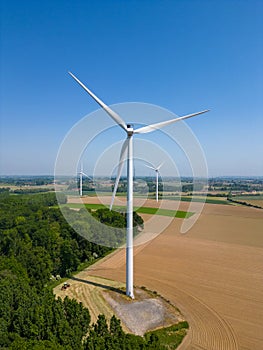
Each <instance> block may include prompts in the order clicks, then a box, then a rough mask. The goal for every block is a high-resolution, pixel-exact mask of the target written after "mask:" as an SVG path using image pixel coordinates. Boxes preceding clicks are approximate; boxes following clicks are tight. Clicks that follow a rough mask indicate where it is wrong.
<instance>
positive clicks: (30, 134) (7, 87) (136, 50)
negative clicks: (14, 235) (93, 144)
mask: <svg viewBox="0 0 263 350" xmlns="http://www.w3.org/2000/svg"><path fill="white" fill-rule="evenodd" d="M262 18H263V2H262V1H261V0H258V1H254V0H247V1H242V0H239V1H231V0H228V1H213V0H210V1H205V0H199V1H198V0H192V1H190V0H186V1H182V0H181V1H176V0H175V1H150V0H149V1H145V0H142V1H139V0H138V1H118V0H116V1H80V0H76V1H67V0H64V1H62V0H61V1H58V0H53V1H49V0H47V1H26V0H25V1H16V0H14V1H12V0H9V1H5V0H2V1H1V78H0V79H1V102H0V103H1V134H0V135H1V140H0V145H1V150H0V174H6V175H8V174H10V175H13V174H52V173H53V169H54V162H55V159H56V154H57V152H58V148H59V146H60V144H61V142H62V140H63V138H64V136H65V135H66V133H67V132H68V131H69V130H70V128H71V127H72V126H73V125H74V124H75V123H76V122H78V121H79V120H80V119H81V118H82V117H83V116H85V115H86V114H88V113H90V112H92V111H94V110H96V109H97V108H98V107H97V105H96V103H95V102H94V101H92V100H91V98H90V97H89V96H88V95H87V94H85V92H84V91H82V90H81V88H80V87H79V86H77V84H76V83H75V82H74V81H73V79H72V78H71V77H70V76H69V75H68V74H67V71H68V70H71V71H72V72H73V73H74V74H76V75H77V76H78V77H79V78H80V79H81V80H82V81H83V82H85V83H87V85H88V86H89V87H90V88H91V89H92V90H93V91H94V92H95V93H97V94H98V96H100V97H101V98H102V99H103V100H104V101H105V102H106V103H108V104H115V103H123V102H134V101H136V102H137V101H138V102H146V103H151V104H155V105H158V106H161V107H163V108H167V109H168V110H170V111H172V112H174V113H176V114H178V115H183V114H188V113H192V112H196V111H199V110H202V109H206V108H208V109H211V112H209V114H207V116H205V117H201V116H200V117H196V118H193V119H189V120H188V121H187V122H186V123H187V124H188V126H189V127H190V128H191V129H192V131H193V132H194V134H195V135H196V137H197V138H198V139H199V141H200V143H201V145H202V147H203V149H204V152H205V155H206V159H207V164H208V169H209V175H210V176H221V175H244V176H246V175H258V176H260V175H261V176H262V175H263V157H262V154H263V115H262V110H263V98H262V97H263V68H262V66H263V65H262V62H263V44H262V36H263V24H262ZM160 120H163V119H162V116H160ZM94 122H96V121H94ZM142 122H143V121H142ZM163 142H165V141H163ZM185 175H187V174H185Z"/></svg>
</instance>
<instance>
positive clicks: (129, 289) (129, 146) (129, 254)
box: [69, 72, 208, 299]
mask: <svg viewBox="0 0 263 350" xmlns="http://www.w3.org/2000/svg"><path fill="white" fill-rule="evenodd" d="M69 74H70V75H71V76H72V78H73V79H75V81H76V82H77V83H78V84H79V85H80V86H81V87H82V88H83V89H84V90H85V91H86V92H87V93H88V94H89V95H90V96H91V97H92V98H93V99H94V100H95V101H96V102H97V103H98V104H99V105H100V106H101V107H102V108H103V109H104V111H105V112H106V113H107V114H108V115H109V116H110V117H111V118H112V119H113V120H114V121H115V122H116V123H117V124H118V125H119V126H120V127H121V128H122V129H123V130H124V131H125V132H126V135H127V138H126V140H125V141H124V143H123V145H122V149H121V153H120V161H119V166H118V171H117V176H116V181H115V185H114V190H113V194H112V200H111V205H110V209H111V208H112V205H113V202H114V198H115V195H116V191H117V187H118V183H119V180H120V176H121V172H122V169H123V165H124V160H125V155H126V153H128V157H127V233H126V295H127V296H129V297H130V298H132V299H134V293H133V135H134V134H145V133H149V132H152V131H155V130H158V129H161V128H162V127H164V126H167V125H170V124H173V123H175V122H178V121H180V120H184V119H187V118H191V117H194V116H196V115H199V114H203V113H206V112H208V110H204V111H201V112H197V113H193V114H187V115H184V116H182V117H179V118H175V119H171V120H167V121H164V122H160V123H155V124H151V125H147V126H143V127H141V128H138V129H135V130H134V129H133V125H132V124H126V123H125V122H124V121H123V120H122V118H121V117H120V116H119V115H118V114H117V113H116V112H115V111H113V110H112V109H111V108H110V107H109V106H107V105H106V104H105V103H104V102H102V101H101V100H100V99H99V98H98V97H97V96H96V95H95V94H94V93H93V92H92V91H90V90H89V89H88V88H87V87H86V86H85V85H84V84H83V83H82V82H81V81H80V80H79V79H78V78H76V77H75V75H74V74H72V73H71V72H69Z"/></svg>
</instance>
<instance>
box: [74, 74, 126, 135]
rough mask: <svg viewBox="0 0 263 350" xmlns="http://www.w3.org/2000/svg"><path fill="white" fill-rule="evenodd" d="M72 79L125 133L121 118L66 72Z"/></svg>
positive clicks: (124, 125)
mask: <svg viewBox="0 0 263 350" xmlns="http://www.w3.org/2000/svg"><path fill="white" fill-rule="evenodd" d="M68 73H69V74H70V75H71V76H72V78H73V79H74V80H76V82H77V83H79V85H80V86H81V87H83V89H84V90H85V91H87V93H88V94H89V95H90V96H91V97H92V98H93V99H94V100H95V101H96V102H97V103H98V104H99V105H100V106H101V107H102V108H103V109H104V111H105V112H106V113H108V115H109V116H110V117H111V118H112V119H113V120H114V121H115V122H116V123H117V124H119V125H120V127H121V128H123V129H124V130H125V131H127V125H126V124H125V122H124V121H123V120H122V118H121V117H120V116H119V115H118V114H117V113H116V112H114V111H113V110H112V109H111V108H110V107H109V106H107V105H106V104H105V103H104V102H102V101H101V100H100V99H99V98H98V97H97V96H96V95H95V94H94V93H93V92H92V91H90V90H89V89H88V88H87V87H86V86H85V85H84V84H83V83H82V82H81V81H80V80H79V79H78V78H77V77H75V75H74V74H73V73H71V72H68Z"/></svg>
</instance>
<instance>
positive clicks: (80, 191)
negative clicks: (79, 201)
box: [79, 163, 91, 197]
mask: <svg viewBox="0 0 263 350" xmlns="http://www.w3.org/2000/svg"><path fill="white" fill-rule="evenodd" d="M83 176H86V177H87V178H88V179H90V180H91V178H90V177H89V176H88V175H87V174H85V173H84V172H83V164H82V163H81V165H80V172H79V195H80V197H82V184H83Z"/></svg>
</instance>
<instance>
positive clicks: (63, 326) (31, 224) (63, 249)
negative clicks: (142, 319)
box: [0, 190, 164, 350]
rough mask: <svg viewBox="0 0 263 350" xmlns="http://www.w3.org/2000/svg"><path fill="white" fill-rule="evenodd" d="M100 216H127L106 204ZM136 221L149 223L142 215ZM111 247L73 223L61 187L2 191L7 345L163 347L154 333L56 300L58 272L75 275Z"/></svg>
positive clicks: (0, 317) (0, 283)
mask: <svg viewBox="0 0 263 350" xmlns="http://www.w3.org/2000/svg"><path fill="white" fill-rule="evenodd" d="M65 202H66V199H65ZM67 209H68V208H67ZM68 210H70V209H68ZM80 215H81V213H80ZM94 216H95V217H96V218H97V219H98V220H100V221H101V222H104V223H106V224H107V225H111V226H115V225H116V226H118V227H120V225H122V226H125V224H126V223H125V215H123V214H121V213H116V212H114V213H112V212H109V211H108V210H107V209H103V210H99V211H97V212H96V213H94ZM135 219H136V221H137V222H140V223H142V222H141V219H140V217H139V216H136V217H135ZM116 223H117V224H116ZM104 226H105V225H104ZM109 251H111V248H107V247H104V246H100V245H97V244H94V243H91V242H89V241H88V240H86V239H85V238H83V237H82V236H80V235H78V234H77V233H76V232H75V231H74V230H73V229H72V228H71V227H70V226H69V225H68V223H67V222H66V221H65V219H64V217H63V215H62V214H61V212H60V210H59V208H58V207H57V201H56V196H55V194H54V193H51V192H50V193H40V194H31V195H14V194H12V195H10V193H9V191H8V190H2V191H1V193H0V295H1V299H0V348H1V349H19V350H21V349H43V350H44V349H79V350H82V349H83V350H89V349H91V350H92V349H96V350H100V349H133V350H136V349H164V348H163V346H162V345H160V342H159V339H158V337H157V336H156V335H155V334H154V333H152V334H150V335H148V336H147V337H138V336H134V335H131V334H125V333H124V332H123V330H122V328H121V325H120V321H119V320H118V319H117V318H116V317H115V316H113V317H112V319H111V320H110V324H107V322H106V319H105V317H104V315H100V316H99V318H98V320H97V322H96V324H92V325H91V324H90V314H89V310H88V309H87V308H85V307H83V305H82V304H81V303H78V302H77V301H75V300H71V299H69V298H67V297H66V298H65V299H64V300H63V301H62V300H61V299H60V298H58V299H56V298H55V296H54V294H53V292H52V289H51V283H52V282H51V281H50V280H51V276H58V275H59V276H60V277H64V276H69V275H70V274H71V273H72V271H76V270H77V269H78V268H79V267H80V266H81V264H83V263H85V264H88V263H92V262H93V261H94V259H97V258H100V257H102V256H104V255H105V254H106V253H108V252H109Z"/></svg>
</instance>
